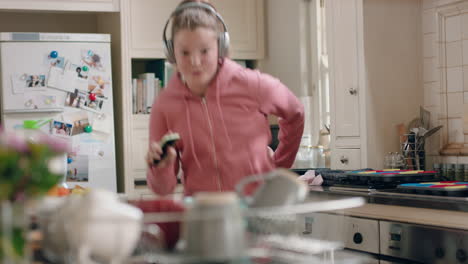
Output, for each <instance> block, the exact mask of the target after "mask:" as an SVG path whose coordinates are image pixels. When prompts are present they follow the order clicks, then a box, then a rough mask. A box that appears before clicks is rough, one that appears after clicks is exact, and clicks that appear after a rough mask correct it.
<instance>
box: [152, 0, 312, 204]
mask: <svg viewBox="0 0 468 264" xmlns="http://www.w3.org/2000/svg"><path fill="white" fill-rule="evenodd" d="M170 20H171V21H172V30H171V31H172V32H171V33H172V34H171V39H170V40H166V30H164V41H165V43H166V45H167V56H168V60H169V61H171V62H172V63H173V64H174V65H175V68H176V70H177V74H175V75H174V76H173V77H172V78H171V80H170V81H169V83H168V85H167V87H166V89H164V91H163V92H162V93H161V94H160V95H159V96H158V98H157V99H156V101H155V102H154V104H153V108H152V111H151V116H150V146H149V150H148V153H147V156H146V158H147V163H148V166H149V169H148V174H147V179H148V184H149V186H150V187H151V189H152V190H153V191H154V192H156V193H157V194H160V195H166V194H170V193H171V192H172V191H173V190H174V188H175V186H176V184H177V179H176V175H177V173H178V170H179V167H181V169H182V171H183V179H182V180H183V183H184V191H185V195H192V194H193V193H195V192H199V191H233V190H234V187H235V185H236V183H237V182H238V181H239V180H240V179H242V178H243V177H246V176H249V175H253V174H259V173H265V172H268V171H271V170H273V169H274V168H276V167H284V168H289V167H290V166H291V165H292V163H293V162H294V159H295V157H296V153H297V150H298V148H299V143H300V139H301V136H302V132H303V128H304V110H303V106H302V105H301V103H300V102H299V100H298V99H297V98H296V97H295V96H294V95H293V93H291V92H290V91H289V89H288V88H287V87H286V86H284V85H283V84H282V83H280V82H279V81H278V80H277V79H275V78H273V77H271V76H269V75H267V74H262V73H260V72H258V71H253V70H249V69H245V68H243V67H241V66H240V65H238V64H237V63H235V62H233V61H232V60H230V59H229V58H227V57H226V54H227V49H228V44H229V35H228V33H227V29H226V26H225V25H224V22H223V21H222V18H221V16H220V15H219V14H218V13H217V12H216V11H215V9H214V8H213V7H212V6H211V5H209V4H208V3H206V2H201V1H183V2H182V3H181V4H180V5H179V6H178V7H177V9H176V10H175V11H174V12H173V14H172V15H171V18H170ZM166 26H167V25H166ZM269 114H273V115H276V116H278V117H279V118H280V119H279V126H280V133H279V141H280V144H279V146H278V148H277V150H276V152H275V153H273V154H270V153H269V151H268V147H267V146H268V143H269V142H270V140H271V133H270V128H269V122H268V119H267V116H268V115H269ZM169 132H177V133H179V135H180V138H181V139H180V140H179V141H178V142H177V143H176V145H175V147H169V148H168V149H167V155H165V156H164V158H162V159H161V157H162V153H163V152H162V149H161V146H160V145H159V144H158V143H157V142H158V141H159V140H160V139H161V138H162V137H163V136H164V135H165V134H167V133H169ZM154 161H158V162H157V163H155V162H154Z"/></svg>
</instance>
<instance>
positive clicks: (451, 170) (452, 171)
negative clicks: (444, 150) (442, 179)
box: [447, 163, 455, 181]
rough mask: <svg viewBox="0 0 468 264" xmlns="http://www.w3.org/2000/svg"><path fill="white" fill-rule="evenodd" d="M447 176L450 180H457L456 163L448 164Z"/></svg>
mask: <svg viewBox="0 0 468 264" xmlns="http://www.w3.org/2000/svg"><path fill="white" fill-rule="evenodd" d="M447 178H448V180H449V181H454V180H455V164H453V163H449V164H447Z"/></svg>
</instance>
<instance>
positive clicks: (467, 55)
mask: <svg viewBox="0 0 468 264" xmlns="http://www.w3.org/2000/svg"><path fill="white" fill-rule="evenodd" d="M462 53H463V65H468V40H466V39H465V40H463V44H462Z"/></svg>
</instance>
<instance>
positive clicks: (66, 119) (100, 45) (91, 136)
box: [0, 41, 117, 191]
mask: <svg viewBox="0 0 468 264" xmlns="http://www.w3.org/2000/svg"><path fill="white" fill-rule="evenodd" d="M0 62H1V63H0V74H1V75H0V77H1V89H0V91H1V121H2V124H3V125H4V126H5V128H6V129H7V130H10V131H15V130H18V129H22V122H23V121H24V120H38V121H39V120H49V121H50V122H48V123H47V124H46V125H44V126H42V127H41V131H42V132H43V133H47V134H51V135H52V136H54V137H57V139H60V140H65V141H66V142H67V143H68V144H70V146H71V148H72V151H71V152H70V153H69V155H68V159H67V160H68V168H67V185H68V186H69V187H73V186H74V185H77V184H78V185H80V186H83V187H91V188H104V189H108V190H111V191H116V190H117V179H116V169H115V165H116V164H115V143H114V141H115V139H114V117H113V101H112V79H111V61H110V43H108V42H107V43H106V42H77V41H75V42H67V41H61V42H46V41H39V42H32V41H29V42H14V41H6V42H0Z"/></svg>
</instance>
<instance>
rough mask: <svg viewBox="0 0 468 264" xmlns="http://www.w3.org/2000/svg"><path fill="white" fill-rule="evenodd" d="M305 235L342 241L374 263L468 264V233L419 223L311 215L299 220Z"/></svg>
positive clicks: (347, 248)
mask: <svg viewBox="0 0 468 264" xmlns="http://www.w3.org/2000/svg"><path fill="white" fill-rule="evenodd" d="M299 227H300V229H299V231H300V232H302V234H303V235H304V236H310V237H313V238H318V239H323V240H331V241H341V242H342V243H343V245H344V247H345V249H346V250H347V251H352V252H355V253H356V252H357V253H359V254H364V255H366V256H367V257H368V258H367V259H368V260H367V262H365V263H366V264H371V263H381V264H383V263H385V264H387V263H436V264H438V263H440V264H442V263H444V264H446V263H468V232H467V231H464V230H457V229H448V228H438V227H432V226H424V225H417V224H408V223H399V222H391V221H383V220H376V219H366V218H359V217H354V216H346V215H340V214H331V213H311V214H307V215H304V216H302V217H301V218H300V220H299Z"/></svg>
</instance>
